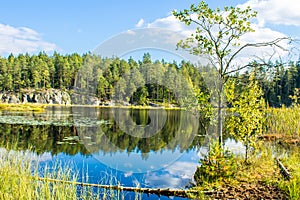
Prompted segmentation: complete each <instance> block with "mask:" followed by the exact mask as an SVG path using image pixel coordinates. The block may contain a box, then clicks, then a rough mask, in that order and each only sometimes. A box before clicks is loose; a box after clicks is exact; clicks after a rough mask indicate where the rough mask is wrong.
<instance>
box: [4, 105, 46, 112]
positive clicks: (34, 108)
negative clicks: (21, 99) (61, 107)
mask: <svg viewBox="0 0 300 200" xmlns="http://www.w3.org/2000/svg"><path fill="white" fill-rule="evenodd" d="M45 108H46V105H43V104H28V103H26V104H8V103H1V104H0V110H7V111H34V112H43V111H44V109H45Z"/></svg>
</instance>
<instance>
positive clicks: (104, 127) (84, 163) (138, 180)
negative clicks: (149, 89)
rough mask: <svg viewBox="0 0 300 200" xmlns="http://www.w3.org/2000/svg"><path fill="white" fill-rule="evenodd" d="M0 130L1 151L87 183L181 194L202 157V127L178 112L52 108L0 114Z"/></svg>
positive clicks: (203, 131)
mask: <svg viewBox="0 0 300 200" xmlns="http://www.w3.org/2000/svg"><path fill="white" fill-rule="evenodd" d="M0 124H1V125H0V140H1V143H2V146H7V144H8V143H10V144H15V145H17V147H18V149H20V150H30V152H31V153H32V154H33V155H35V156H37V157H38V159H39V162H40V167H41V168H42V167H43V166H45V165H47V166H51V165H53V164H55V163H57V162H59V163H61V164H62V165H64V164H66V165H68V167H71V168H72V169H74V171H76V172H77V173H78V174H79V179H81V178H82V177H84V181H87V182H89V183H100V184H116V185H117V184H118V183H119V184H120V185H122V186H138V187H146V188H178V189H184V188H186V187H188V186H189V183H190V181H192V177H193V173H194V172H195V170H196V167H197V165H198V161H199V158H200V157H201V156H202V153H203V152H205V151H206V148H205V146H206V145H205V143H206V140H205V137H204V134H205V130H204V128H203V123H202V122H201V120H200V119H199V117H197V116H196V115H194V114H191V113H189V112H188V111H183V110H163V109H151V110H146V109H145V110H142V109H123V108H95V107H62V106H53V107H48V108H47V109H46V110H45V111H44V112H42V113H36V112H7V111H2V112H1V115H0ZM229 143H230V144H231V145H232V146H234V142H232V141H231V142H229ZM79 181H81V180H79ZM134 195H135V194H131V193H126V195H125V199H133V198H134ZM142 198H143V199H157V196H156V195H149V196H148V195H143V196H142ZM160 198H161V199H168V197H160ZM174 199H183V198H179V197H176V198H174Z"/></svg>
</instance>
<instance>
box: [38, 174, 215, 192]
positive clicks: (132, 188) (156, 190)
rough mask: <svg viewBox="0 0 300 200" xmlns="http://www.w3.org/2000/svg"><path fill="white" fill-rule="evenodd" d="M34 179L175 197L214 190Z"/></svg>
mask: <svg viewBox="0 0 300 200" xmlns="http://www.w3.org/2000/svg"><path fill="white" fill-rule="evenodd" d="M35 179H36V180H40V181H48V182H52V183H64V184H72V185H78V186H82V187H97V188H104V189H112V190H119V191H128V192H138V193H145V194H156V195H158V196H160V195H163V196H177V197H188V196H189V195H199V194H204V195H212V194H214V191H198V190H183V189H170V188H157V189H156V188H138V187H124V186H120V185H102V184H94V183H83V182H76V181H65V180H59V179H52V178H42V177H37V178H36V177H35Z"/></svg>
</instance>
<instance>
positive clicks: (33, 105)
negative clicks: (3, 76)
mask: <svg viewBox="0 0 300 200" xmlns="http://www.w3.org/2000/svg"><path fill="white" fill-rule="evenodd" d="M18 107H19V108H20V110H18ZM47 107H86V108H119V109H137V110H185V108H181V107H165V106H159V107H155V106H134V105H129V106H124V105H114V106H111V105H108V106H105V105H84V104H67V105H64V104H41V103H0V111H2V110H10V111H22V110H24V111H26V110H28V111H32V110H31V109H34V108H42V109H46V108H47ZM11 108H12V110H11Z"/></svg>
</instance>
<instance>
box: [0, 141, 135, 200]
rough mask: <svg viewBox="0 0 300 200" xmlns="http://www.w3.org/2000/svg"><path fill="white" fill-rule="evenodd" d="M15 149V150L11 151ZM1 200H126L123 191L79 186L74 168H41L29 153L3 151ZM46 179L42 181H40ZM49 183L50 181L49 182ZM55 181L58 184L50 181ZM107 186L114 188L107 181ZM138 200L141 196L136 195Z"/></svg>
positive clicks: (0, 152)
mask: <svg viewBox="0 0 300 200" xmlns="http://www.w3.org/2000/svg"><path fill="white" fill-rule="evenodd" d="M10 148H12V146H11V147H10ZM0 150H1V151H0V158H1V159H0V182H1V185H0V199H1V200H14V199H24V200H25V199H62V200H64V199H83V200H84V199H86V200H90V199H124V196H125V194H124V193H123V192H122V191H114V190H112V189H100V188H98V189H95V188H93V187H88V186H80V185H77V184H72V183H78V180H79V178H78V174H77V173H76V172H74V171H73V170H72V169H73V168H72V167H71V164H70V165H69V166H68V164H65V165H64V166H63V165H62V164H59V163H55V164H54V166H52V167H51V168H50V167H49V166H44V167H43V168H41V167H39V158H38V156H36V155H34V154H32V153H31V152H30V151H14V150H6V149H3V148H1V149H0ZM41 176H42V177H43V178H40V177H41ZM48 179H49V181H48ZM52 179H55V180H59V181H58V182H53V181H50V180H52ZM104 181H108V182H105V184H107V185H109V184H114V182H113V181H112V178H109V177H107V179H106V180H104ZM136 196H137V197H138V196H139V194H136Z"/></svg>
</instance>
